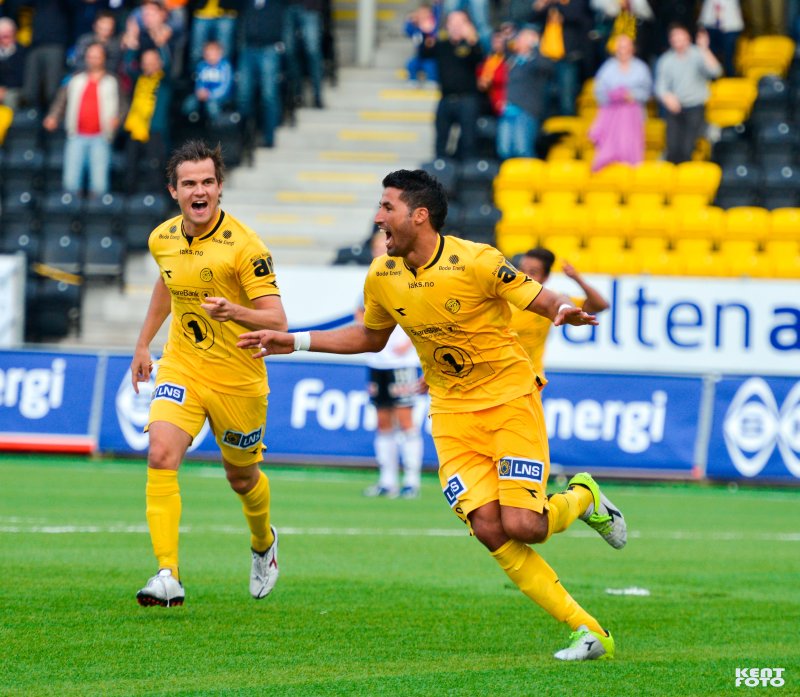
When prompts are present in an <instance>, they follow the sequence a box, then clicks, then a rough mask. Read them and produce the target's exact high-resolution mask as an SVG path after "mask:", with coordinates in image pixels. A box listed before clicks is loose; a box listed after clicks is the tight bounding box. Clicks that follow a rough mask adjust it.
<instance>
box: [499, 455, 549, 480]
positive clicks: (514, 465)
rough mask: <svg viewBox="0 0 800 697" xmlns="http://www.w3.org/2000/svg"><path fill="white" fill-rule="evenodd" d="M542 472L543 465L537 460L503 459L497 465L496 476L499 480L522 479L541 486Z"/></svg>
mask: <svg viewBox="0 0 800 697" xmlns="http://www.w3.org/2000/svg"><path fill="white" fill-rule="evenodd" d="M543 470H544V465H543V464H542V463H541V462H538V461H537V460H522V459H520V458H516V457H504V458H503V459H502V460H500V462H498V463H497V476H498V477H499V478H500V479H517V480H518V479H524V480H525V481H528V482H537V483H539V484H541V483H542V474H543Z"/></svg>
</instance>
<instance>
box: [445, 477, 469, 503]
mask: <svg viewBox="0 0 800 697" xmlns="http://www.w3.org/2000/svg"><path fill="white" fill-rule="evenodd" d="M466 490H467V487H466V486H465V485H464V482H462V481H461V477H459V476H458V475H457V474H454V475H453V476H452V477H450V479H448V480H447V486H446V487H445V488H444V489H442V493H443V494H444V497H445V498H446V499H447V503H449V504H450V508H455V506H456V504H457V503H458V497H459V495H461V494H463V493H464V492H465V491H466Z"/></svg>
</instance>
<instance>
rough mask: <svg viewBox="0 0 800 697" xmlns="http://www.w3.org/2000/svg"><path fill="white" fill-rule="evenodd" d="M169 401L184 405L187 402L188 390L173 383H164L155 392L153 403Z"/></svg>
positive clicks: (157, 386)
mask: <svg viewBox="0 0 800 697" xmlns="http://www.w3.org/2000/svg"><path fill="white" fill-rule="evenodd" d="M157 399H168V400H170V401H171V402H175V403H176V404H183V402H184V401H185V400H186V388H185V387H181V386H180V385H175V384H174V383H171V382H162V383H161V384H160V385H156V388H155V389H154V390H153V401H155V400H157Z"/></svg>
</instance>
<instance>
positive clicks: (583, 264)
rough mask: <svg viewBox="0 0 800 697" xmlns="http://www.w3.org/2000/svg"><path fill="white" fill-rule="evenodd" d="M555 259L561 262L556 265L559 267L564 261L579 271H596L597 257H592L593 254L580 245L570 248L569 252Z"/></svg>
mask: <svg viewBox="0 0 800 697" xmlns="http://www.w3.org/2000/svg"><path fill="white" fill-rule="evenodd" d="M557 259H558V261H560V262H561V264H559V267H558V268H559V269H561V268H562V265H563V263H564V262H565V261H566V262H569V263H570V264H572V265H573V266H574V267H575V268H576V269H578V271H580V272H581V273H597V272H598V269H597V259H596V258H595V257H594V255H592V254H590V253H589V252H588V251H587V250H586V249H584V248H582V247H578V248H576V249H573V250H570V252H569V254H565V255H564V256H561V257H557Z"/></svg>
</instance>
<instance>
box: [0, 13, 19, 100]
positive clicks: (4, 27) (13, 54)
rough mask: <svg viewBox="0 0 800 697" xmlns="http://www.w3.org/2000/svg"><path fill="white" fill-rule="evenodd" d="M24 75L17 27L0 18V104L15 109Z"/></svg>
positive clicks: (8, 20)
mask: <svg viewBox="0 0 800 697" xmlns="http://www.w3.org/2000/svg"><path fill="white" fill-rule="evenodd" d="M24 75H25V49H24V48H23V47H22V46H20V45H19V44H18V43H17V25H16V24H15V23H14V20H13V19H10V18H8V17H0V104H3V105H5V106H7V107H11V108H12V109H16V108H17V106H18V104H19V96H20V90H21V88H22V82H23V79H24Z"/></svg>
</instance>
